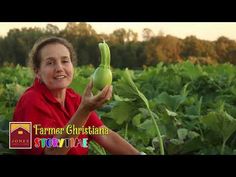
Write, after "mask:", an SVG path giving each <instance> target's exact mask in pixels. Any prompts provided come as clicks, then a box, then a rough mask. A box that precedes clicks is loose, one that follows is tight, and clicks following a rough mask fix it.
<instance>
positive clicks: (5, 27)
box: [0, 22, 236, 41]
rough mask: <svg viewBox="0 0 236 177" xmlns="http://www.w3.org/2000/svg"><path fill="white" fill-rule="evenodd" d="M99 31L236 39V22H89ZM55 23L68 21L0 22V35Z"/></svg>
mask: <svg viewBox="0 0 236 177" xmlns="http://www.w3.org/2000/svg"><path fill="white" fill-rule="evenodd" d="M87 23H88V24H90V25H91V26H92V27H93V29H94V30H95V31H96V32H97V33H106V34H110V33H112V32H113V31H114V30H116V29H119V28H125V29H126V30H128V29H131V30H133V31H134V32H137V33H138V39H139V40H142V31H143V29H144V28H149V29H151V30H152V31H153V32H154V34H155V35H157V34H158V33H159V32H160V31H161V32H163V34H164V35H172V36H176V37H179V38H182V39H184V38H185V37H186V36H190V35H194V36H196V37H197V38H198V39H204V40H209V41H214V40H217V38H218V37H220V36H225V37H228V38H229V39H232V40H236V22H87ZM47 24H53V25H56V26H58V27H59V29H60V30H62V29H64V28H65V26H66V24H67V22H57V23H55V22H52V23H51V22H38V23H35V22H27V23H26V22H16V23H13V22H9V23H6V22H0V36H3V37H4V36H6V35H7V32H8V31H9V30H10V29H12V28H18V29H20V28H22V27H35V26H37V27H41V28H45V27H46V25H47Z"/></svg>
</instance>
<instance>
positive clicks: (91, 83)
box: [84, 79, 93, 96]
mask: <svg viewBox="0 0 236 177" xmlns="http://www.w3.org/2000/svg"><path fill="white" fill-rule="evenodd" d="M92 89H93V80H92V79H91V80H90V81H89V83H88V85H87V86H86V89H85V92H84V95H86V96H91V94H92Z"/></svg>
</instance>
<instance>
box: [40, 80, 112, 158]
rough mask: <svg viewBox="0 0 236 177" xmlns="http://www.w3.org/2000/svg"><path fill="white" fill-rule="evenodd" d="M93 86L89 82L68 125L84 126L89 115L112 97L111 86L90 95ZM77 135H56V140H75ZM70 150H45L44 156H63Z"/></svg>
mask: <svg viewBox="0 0 236 177" xmlns="http://www.w3.org/2000/svg"><path fill="white" fill-rule="evenodd" d="M92 88H93V84H92V82H90V83H89V84H88V86H87V87H86V89H85V92H84V94H83V96H82V100H81V103H80V106H79V107H78V109H77V111H76V112H75V114H74V115H73V116H72V118H71V119H70V121H69V122H68V124H67V125H66V126H65V127H64V128H66V127H67V126H68V125H75V126H76V127H82V126H83V125H85V123H86V122H87V120H88V118H89V114H90V113H91V112H92V111H94V110H95V109H97V108H100V107H101V106H102V105H103V104H104V103H105V102H106V101H108V100H109V99H110V98H111V96H112V86H106V87H104V89H103V90H102V91H101V92H100V93H98V94H97V95H95V96H93V95H92ZM77 136H78V135H73V134H72V135H68V134H66V132H64V133H63V134H62V135H57V136H56V138H58V139H60V138H76V137H77ZM69 150H70V148H66V147H62V148H45V149H44V154H47V155H65V154H67V153H68V151H69Z"/></svg>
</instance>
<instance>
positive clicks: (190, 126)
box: [0, 62, 236, 155]
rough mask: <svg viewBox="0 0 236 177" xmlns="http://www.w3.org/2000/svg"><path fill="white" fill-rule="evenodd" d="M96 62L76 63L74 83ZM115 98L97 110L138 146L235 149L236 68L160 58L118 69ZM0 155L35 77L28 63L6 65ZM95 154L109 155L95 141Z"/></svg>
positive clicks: (149, 149)
mask: <svg viewBox="0 0 236 177" xmlns="http://www.w3.org/2000/svg"><path fill="white" fill-rule="evenodd" d="M93 72H94V67H92V66H83V67H79V68H75V75H74V80H73V82H72V83H71V85H70V87H71V88H73V89H74V90H75V91H76V92H78V93H80V94H83V91H84V89H85V87H86V85H87V84H88V82H89V80H90V76H91V74H92V73H93ZM112 74H113V76H114V80H113V83H112V84H113V98H112V100H110V101H109V102H108V103H107V104H106V105H104V107H102V108H101V109H98V110H97V112H98V114H99V115H100V116H101V119H102V120H103V122H104V124H105V125H107V126H108V127H109V128H111V129H112V130H114V131H116V132H117V133H119V134H120V135H121V136H122V137H124V138H125V139H126V140H127V141H128V142H129V143H131V144H132V145H134V146H135V147H136V148H137V149H138V150H140V151H143V152H146V153H147V154H151V155H157V154H160V152H161V149H160V138H159V137H158V136H157V130H156V126H155V124H154V121H153V120H155V122H156V124H157V125H158V128H159V131H160V135H161V139H162V140H163V146H164V149H165V154H169V155H170V154H201V155H205V154H235V152H236V138H235V137H236V109H235V107H236V68H235V66H233V65H231V64H220V65H215V66H213V65H212V66H210V65H209V66H204V65H199V64H197V65H194V64H191V63H189V62H186V63H182V64H169V65H166V64H164V63H159V64H158V65H156V66H155V67H148V68H145V69H143V70H129V71H128V70H122V69H114V68H113V69H112ZM0 80H1V83H0V154H15V151H10V150H9V149H8V126H9V124H8V123H9V121H10V120H11V119H12V115H13V111H14V107H15V105H16V102H17V100H18V99H19V97H20V95H21V94H22V92H23V91H24V90H25V89H27V88H28V87H29V86H30V85H31V84H32V82H33V74H32V72H31V71H30V70H29V69H28V68H25V67H20V66H17V67H3V68H0ZM90 154H103V155H104V154H108V152H105V151H104V149H102V148H101V147H100V146H99V145H98V144H95V143H92V144H91V146H90Z"/></svg>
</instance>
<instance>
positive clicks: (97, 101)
mask: <svg viewBox="0 0 236 177" xmlns="http://www.w3.org/2000/svg"><path fill="white" fill-rule="evenodd" d="M92 89H93V82H92V80H91V81H90V82H89V84H88V85H87V87H86V89H85V91H84V94H83V96H82V100H81V104H80V107H81V109H83V110H84V111H86V112H88V113H89V112H91V111H94V110H95V109H98V108H100V107H102V105H103V104H104V103H105V102H107V101H108V100H110V99H111V97H112V85H107V86H105V87H104V88H103V89H102V91H100V92H99V93H98V94H97V95H95V96H93V93H92Z"/></svg>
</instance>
